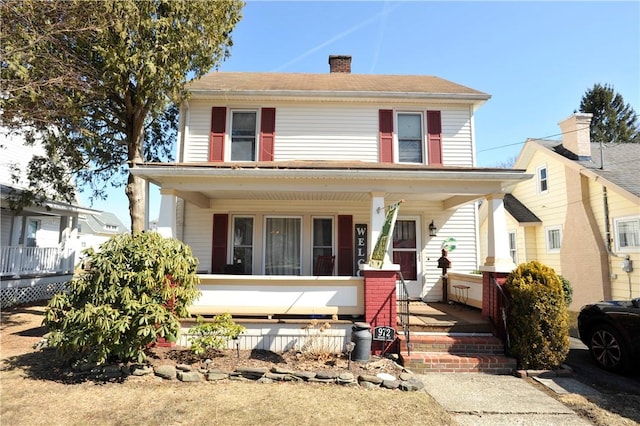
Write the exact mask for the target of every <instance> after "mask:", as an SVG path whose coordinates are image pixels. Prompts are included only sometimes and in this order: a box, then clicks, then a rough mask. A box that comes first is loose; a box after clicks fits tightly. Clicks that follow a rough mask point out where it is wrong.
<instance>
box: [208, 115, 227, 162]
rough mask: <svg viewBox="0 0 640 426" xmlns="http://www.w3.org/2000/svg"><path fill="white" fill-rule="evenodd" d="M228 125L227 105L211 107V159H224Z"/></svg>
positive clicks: (216, 160)
mask: <svg viewBox="0 0 640 426" xmlns="http://www.w3.org/2000/svg"><path fill="white" fill-rule="evenodd" d="M226 125H227V109H226V108H225V107H213V108H211V138H210V141H209V143H210V146H209V161H212V162H221V161H224V138H225V127H226Z"/></svg>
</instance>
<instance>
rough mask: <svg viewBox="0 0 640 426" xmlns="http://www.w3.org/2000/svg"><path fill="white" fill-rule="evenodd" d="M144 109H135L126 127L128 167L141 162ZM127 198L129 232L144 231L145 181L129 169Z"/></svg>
mask: <svg viewBox="0 0 640 426" xmlns="http://www.w3.org/2000/svg"><path fill="white" fill-rule="evenodd" d="M146 114H147V112H146V111H136V113H134V114H132V116H131V121H130V123H131V124H130V126H129V128H128V132H127V133H128V137H129V146H128V148H129V168H134V167H136V165H137V164H140V163H142V161H143V156H142V144H143V143H144V137H143V130H142V129H143V124H144V117H145V116H146ZM125 192H126V194H127V198H128V199H129V215H130V216H131V232H132V233H133V234H135V233H136V232H142V231H144V225H145V207H146V203H145V183H144V179H142V178H140V177H137V176H134V175H132V174H131V171H129V178H128V179H127V188H126V190H125Z"/></svg>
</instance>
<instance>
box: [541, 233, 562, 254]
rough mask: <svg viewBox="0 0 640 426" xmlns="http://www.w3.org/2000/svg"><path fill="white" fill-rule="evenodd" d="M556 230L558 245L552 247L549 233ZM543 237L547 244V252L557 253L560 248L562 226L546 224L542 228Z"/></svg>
mask: <svg viewBox="0 0 640 426" xmlns="http://www.w3.org/2000/svg"><path fill="white" fill-rule="evenodd" d="M556 231H557V232H558V240H559V241H558V247H552V246H551V242H552V238H551V233H552V232H556ZM544 235H545V237H544V239H545V242H546V246H547V253H559V252H560V249H561V248H562V227H561V226H547V227H546V228H545V230H544Z"/></svg>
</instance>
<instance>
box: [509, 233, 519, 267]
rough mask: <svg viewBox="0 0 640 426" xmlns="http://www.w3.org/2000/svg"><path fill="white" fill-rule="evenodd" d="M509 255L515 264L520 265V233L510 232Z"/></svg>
mask: <svg viewBox="0 0 640 426" xmlns="http://www.w3.org/2000/svg"><path fill="white" fill-rule="evenodd" d="M509 254H510V255H511V260H513V263H514V264H516V265H517V264H518V233H517V231H509Z"/></svg>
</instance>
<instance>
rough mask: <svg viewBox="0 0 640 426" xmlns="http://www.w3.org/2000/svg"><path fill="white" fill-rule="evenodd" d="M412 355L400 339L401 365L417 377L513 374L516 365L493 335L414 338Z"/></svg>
mask: <svg viewBox="0 0 640 426" xmlns="http://www.w3.org/2000/svg"><path fill="white" fill-rule="evenodd" d="M410 338H411V352H410V354H409V352H408V351H407V342H406V338H405V337H404V336H402V335H400V336H399V340H400V358H401V361H402V364H403V365H404V366H405V367H406V368H408V369H409V370H411V371H412V372H414V373H419V374H423V373H429V372H439V373H487V374H511V372H512V371H513V370H514V369H515V368H516V366H517V363H516V360H515V359H513V358H509V357H507V356H505V355H504V345H503V344H502V341H501V340H500V339H498V338H497V337H495V336H493V335H490V334H482V333H480V334H470V335H467V334H453V333H451V334H419V335H417V334H411V335H410Z"/></svg>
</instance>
